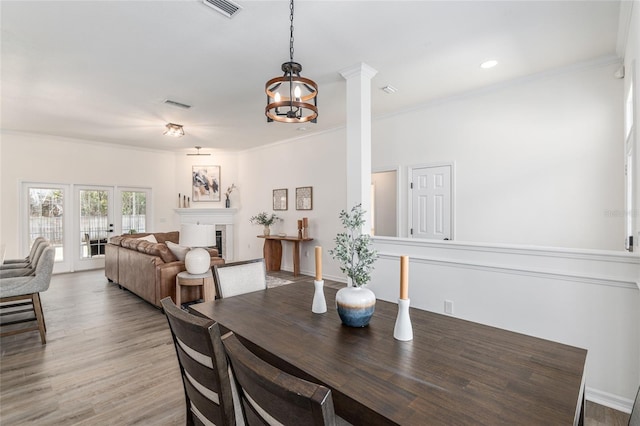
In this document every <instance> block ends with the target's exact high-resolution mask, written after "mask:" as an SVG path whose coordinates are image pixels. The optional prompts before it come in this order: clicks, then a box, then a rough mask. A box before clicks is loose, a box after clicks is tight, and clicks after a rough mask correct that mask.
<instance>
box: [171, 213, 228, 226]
mask: <svg viewBox="0 0 640 426" xmlns="http://www.w3.org/2000/svg"><path fill="white" fill-rule="evenodd" d="M173 210H174V211H175V212H176V213H177V214H178V216H180V224H183V223H197V222H200V223H204V224H213V225H233V217H234V216H235V214H236V213H237V212H238V209H173Z"/></svg>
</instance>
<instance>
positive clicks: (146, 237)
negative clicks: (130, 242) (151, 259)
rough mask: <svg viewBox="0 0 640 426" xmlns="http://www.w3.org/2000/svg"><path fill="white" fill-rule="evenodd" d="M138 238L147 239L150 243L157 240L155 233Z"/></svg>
mask: <svg viewBox="0 0 640 426" xmlns="http://www.w3.org/2000/svg"><path fill="white" fill-rule="evenodd" d="M138 240H142V241H149V242H150V243H154V244H155V243H157V242H158V240H156V237H155V235H153V234H149V235H147V236H144V237H140V238H138Z"/></svg>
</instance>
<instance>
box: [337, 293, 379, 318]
mask: <svg viewBox="0 0 640 426" xmlns="http://www.w3.org/2000/svg"><path fill="white" fill-rule="evenodd" d="M336 308H337V309H338V315H340V319H341V320H342V323H343V324H344V325H346V326H349V327H366V326H367V325H369V320H370V319H371V317H372V316H373V311H374V310H375V308H376V295H375V294H374V293H373V291H371V290H369V289H368V288H364V287H355V286H353V287H344V288H341V289H340V290H338V292H337V293H336Z"/></svg>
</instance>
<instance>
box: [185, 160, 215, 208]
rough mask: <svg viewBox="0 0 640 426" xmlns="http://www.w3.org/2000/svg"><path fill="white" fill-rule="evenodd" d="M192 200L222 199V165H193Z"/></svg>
mask: <svg viewBox="0 0 640 426" xmlns="http://www.w3.org/2000/svg"><path fill="white" fill-rule="evenodd" d="M191 170H192V175H191V186H192V188H193V191H192V194H191V195H192V196H191V200H192V201H194V202H198V201H220V166H193V168H192V169H191Z"/></svg>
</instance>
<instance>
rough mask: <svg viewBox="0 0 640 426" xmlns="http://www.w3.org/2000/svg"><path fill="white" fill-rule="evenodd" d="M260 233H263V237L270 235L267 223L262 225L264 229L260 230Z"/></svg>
mask: <svg viewBox="0 0 640 426" xmlns="http://www.w3.org/2000/svg"><path fill="white" fill-rule="evenodd" d="M262 234H263V235H264V236H265V237H268V236H269V235H271V229H270V228H269V227H268V226H267V225H265V226H264V231H263V232H262Z"/></svg>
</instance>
